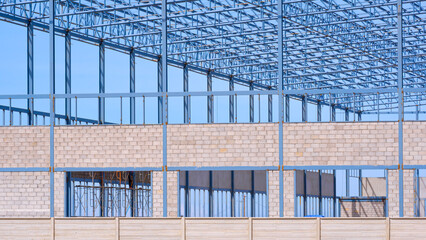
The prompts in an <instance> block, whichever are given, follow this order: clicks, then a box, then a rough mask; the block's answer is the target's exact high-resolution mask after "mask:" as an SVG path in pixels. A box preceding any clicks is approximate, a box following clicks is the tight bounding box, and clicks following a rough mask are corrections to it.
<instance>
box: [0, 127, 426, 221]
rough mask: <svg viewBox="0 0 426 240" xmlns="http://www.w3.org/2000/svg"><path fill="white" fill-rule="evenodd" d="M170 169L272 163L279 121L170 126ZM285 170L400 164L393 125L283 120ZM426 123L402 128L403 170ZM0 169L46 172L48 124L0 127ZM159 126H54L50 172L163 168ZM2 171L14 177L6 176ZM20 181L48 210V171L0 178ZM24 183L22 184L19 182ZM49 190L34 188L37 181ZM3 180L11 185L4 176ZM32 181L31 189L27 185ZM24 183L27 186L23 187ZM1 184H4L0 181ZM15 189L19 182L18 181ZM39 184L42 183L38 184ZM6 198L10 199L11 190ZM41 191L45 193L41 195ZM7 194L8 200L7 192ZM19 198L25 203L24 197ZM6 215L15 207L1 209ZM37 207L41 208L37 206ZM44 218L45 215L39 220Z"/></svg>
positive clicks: (288, 197)
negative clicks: (24, 169)
mask: <svg viewBox="0 0 426 240" xmlns="http://www.w3.org/2000/svg"><path fill="white" fill-rule="evenodd" d="M167 128H168V139H167V140H168V166H169V167H171V166H198V167H201V166H204V167H207V166H277V165H278V124H276V123H264V124H211V125H207V124H204V125H203V124H193V125H168V126H167ZM283 137H284V145H283V147H284V164H285V165H287V166H288V165H395V164H397V154H398V152H397V149H398V145H397V123H394V122H381V123H374V122H373V123H372V122H369V123H366V122H364V123H288V124H287V123H286V124H284V133H283ZM425 138H426V123H425V122H405V123H404V159H405V163H404V165H408V164H421V165H425V164H426V152H425V150H424V149H425V142H426V141H424V139H425ZM0 148H1V149H3V151H2V155H0V167H3V168H5V167H46V168H47V167H49V128H48V127H1V128H0ZM161 166H162V127H161V126H160V125H146V126H58V127H55V167H56V168H58V167H161ZM7 174H11V175H10V176H9V175H7ZM412 174H413V173H412V171H411V172H410V170H408V169H407V170H404V179H405V181H404V185H405V191H404V195H405V196H404V201H405V202H404V204H405V205H404V206H405V215H406V216H412V212H413V211H412V209H413V205H414V198H413V195H414V192H413V191H414V190H413V187H412V186H413V175H412ZM1 175H2V176H9V178H12V179H14V180H13V182H18V183H19V182H21V183H22V184H21V186H20V189H22V190H20V191H23V192H22V193H24V192H29V193H31V195H34V194H36V195H37V197H40V196H41V197H43V199H42V200H39V203H40V206H41V209H42V210H41V211H32V212H31V213H30V214H29V213H28V212H26V213H25V214H23V215H25V216H29V215H31V216H40V215H43V214H46V216H48V214H49V212H48V209H49V206H48V203H49V198H48V197H49V181H48V180H49V176H48V173H1ZM292 176H293V175H292V172H291V171H285V172H284V191H285V192H284V198H285V200H284V201H285V202H284V205H285V212H284V214H285V216H293V214H294V209H293V208H294V207H293V206H294V196H293V195H294V189H293V187H294V186H293V180H294V179H293V177H292ZM23 179H27V180H28V183H27V182H26V180H25V181H24V180H23ZM44 180H46V181H47V182H45V184H46V187H42V190H40V191H38V190H37V191H38V192H37V191H35V192H34V191H33V186H37V184H39V182H40V181H43V182H44ZM2 181H4V182H5V183H8V181H7V180H5V178H4V177H2ZM33 181H34V182H36V183H35V184H32V182H33ZM24 183H25V184H24ZM168 183H169V185H168V188H169V189H168V193H169V197H168V199H169V200H168V203H169V206H168V209H169V216H176V214H177V173H176V172H172V171H169V172H168ZM397 184H398V173H397V171H389V212H390V216H398V185H397ZM3 185H4V184H3ZM15 185H16V184H15ZM153 185H154V191H153V192H154V203H153V204H154V212H155V214H154V215H158V216H162V172H154V176H153ZM43 186H44V185H43ZM63 186H64V182H63V173H56V174H55V205H56V206H55V214H56V215H57V216H62V215H63V204H64V203H63V191H64V190H63ZM2 188H3V190H2V191H1V192H3V193H6V194H7V193H9V192H11V193H10V194H15V195H13V197H14V198H15V199H17V198H20V197H19V196H20V195H19V194H20V192H16V191H17V190H16V189H15V188H12V187H11V186H9V187H8V185H7V184H6V186H2ZM278 189H279V182H278V171H270V172H269V210H270V212H269V214H270V216H279V201H278V196H279V194H278V191H279V190H278ZM44 193H46V195H43V194H44ZM11 196H12V195H11ZM18 201H21V202H24V204H22V205H24V206H25V205H28V204H26V203H25V201H28V202H31V201H30V200H27V199H24V198H21V199H18ZM9 204H10V201H8V200H6V199H4V198H3V199H1V198H0V206H3V209H7V211H5V212H2V213H3V214H9V215H8V216H11V215H13V214H12V213H16V214H15V216H20V215H19V214H20V213H19V211H18V210H13V208H10V207H6V206H9ZM45 204H47V205H45ZM37 209H40V208H39V207H37ZM43 216H44V215H43Z"/></svg>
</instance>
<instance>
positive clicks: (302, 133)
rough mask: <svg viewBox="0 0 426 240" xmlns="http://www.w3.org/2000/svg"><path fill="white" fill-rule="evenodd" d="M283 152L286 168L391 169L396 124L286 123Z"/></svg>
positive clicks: (395, 142) (396, 145) (394, 157)
mask: <svg viewBox="0 0 426 240" xmlns="http://www.w3.org/2000/svg"><path fill="white" fill-rule="evenodd" d="M283 148H284V164H285V165H392V164H396V161H397V156H398V152H397V150H398V131H397V123H394V122H380V123H375V122H368V123H367V122H364V123H289V124H285V125H284V141H283Z"/></svg>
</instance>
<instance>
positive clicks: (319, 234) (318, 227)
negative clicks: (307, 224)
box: [317, 218, 321, 240]
mask: <svg viewBox="0 0 426 240" xmlns="http://www.w3.org/2000/svg"><path fill="white" fill-rule="evenodd" d="M317 239H318V240H320V239H321V218H317Z"/></svg>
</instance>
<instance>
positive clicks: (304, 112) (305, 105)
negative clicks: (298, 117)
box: [302, 95, 308, 122]
mask: <svg viewBox="0 0 426 240" xmlns="http://www.w3.org/2000/svg"><path fill="white" fill-rule="evenodd" d="M307 120H308V101H307V99H306V95H303V96H302V122H306V121H307Z"/></svg>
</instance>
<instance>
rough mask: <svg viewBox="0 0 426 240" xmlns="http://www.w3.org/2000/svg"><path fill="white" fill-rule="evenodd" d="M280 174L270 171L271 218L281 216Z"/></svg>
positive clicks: (269, 198) (269, 203) (269, 205)
mask: <svg viewBox="0 0 426 240" xmlns="http://www.w3.org/2000/svg"><path fill="white" fill-rule="evenodd" d="M279 179H280V172H279V171H268V207H269V217H279V216H280V201H279V196H280V184H279Z"/></svg>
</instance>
